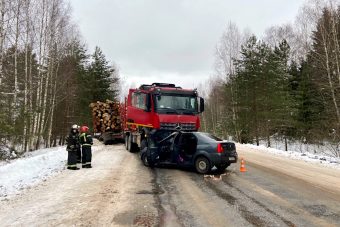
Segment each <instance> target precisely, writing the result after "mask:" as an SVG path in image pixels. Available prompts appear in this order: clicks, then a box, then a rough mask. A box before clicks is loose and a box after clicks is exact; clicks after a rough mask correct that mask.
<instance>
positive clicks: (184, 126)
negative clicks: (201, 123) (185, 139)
mask: <svg viewBox="0 0 340 227" xmlns="http://www.w3.org/2000/svg"><path fill="white" fill-rule="evenodd" d="M161 129H166V130H182V131H194V130H196V125H195V123H161Z"/></svg>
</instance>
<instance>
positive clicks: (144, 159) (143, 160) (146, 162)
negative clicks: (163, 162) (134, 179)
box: [142, 152, 150, 167]
mask: <svg viewBox="0 0 340 227" xmlns="http://www.w3.org/2000/svg"><path fill="white" fill-rule="evenodd" d="M142 162H143V164H144V165H145V166H148V167H149V166H150V165H149V162H148V158H147V156H146V152H144V154H142Z"/></svg>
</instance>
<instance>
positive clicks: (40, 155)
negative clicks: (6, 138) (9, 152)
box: [0, 147, 67, 199]
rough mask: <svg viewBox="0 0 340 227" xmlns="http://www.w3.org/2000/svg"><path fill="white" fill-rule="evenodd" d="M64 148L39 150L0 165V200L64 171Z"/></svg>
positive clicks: (65, 155)
mask: <svg viewBox="0 0 340 227" xmlns="http://www.w3.org/2000/svg"><path fill="white" fill-rule="evenodd" d="M66 159H67V152H66V149H65V147H56V148H48V149H41V150H37V151H35V152H31V153H28V154H27V155H26V156H25V157H23V158H20V159H16V160H12V161H10V162H9V163H1V164H0V199H3V198H5V197H8V196H10V195H14V194H17V193H18V192H20V191H21V190H22V189H25V188H28V187H31V186H33V185H35V184H37V183H39V182H41V181H43V180H45V179H47V178H48V177H50V176H52V175H55V174H57V173H58V172H60V171H61V170H63V169H64V167H65V164H66Z"/></svg>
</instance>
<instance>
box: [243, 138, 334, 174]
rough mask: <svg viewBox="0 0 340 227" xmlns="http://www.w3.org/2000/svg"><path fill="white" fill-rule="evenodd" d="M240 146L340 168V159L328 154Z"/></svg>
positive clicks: (246, 145)
mask: <svg viewBox="0 0 340 227" xmlns="http://www.w3.org/2000/svg"><path fill="white" fill-rule="evenodd" d="M238 146H240V147H247V148H250V149H253V150H257V151H260V152H268V153H271V154H274V155H279V156H285V157H287V158H290V159H295V160H303V161H305V162H308V163H314V164H320V165H322V166H325V167H332V168H336V169H340V159H339V158H334V157H330V156H326V155H320V154H318V155H316V154H313V153H309V152H304V153H301V152H298V151H283V150H279V149H275V148H268V147H265V146H263V145H260V146H256V145H253V144H238Z"/></svg>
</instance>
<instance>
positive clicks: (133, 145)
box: [128, 135, 136, 153]
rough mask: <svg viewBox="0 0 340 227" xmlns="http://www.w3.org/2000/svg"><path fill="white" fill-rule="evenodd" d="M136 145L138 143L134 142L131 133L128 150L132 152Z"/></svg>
mask: <svg viewBox="0 0 340 227" xmlns="http://www.w3.org/2000/svg"><path fill="white" fill-rule="evenodd" d="M135 147H136V145H135V144H134V143H133V142H132V136H131V135H130V136H129V139H128V151H129V152H131V153H133V152H135V150H136V149H135Z"/></svg>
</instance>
